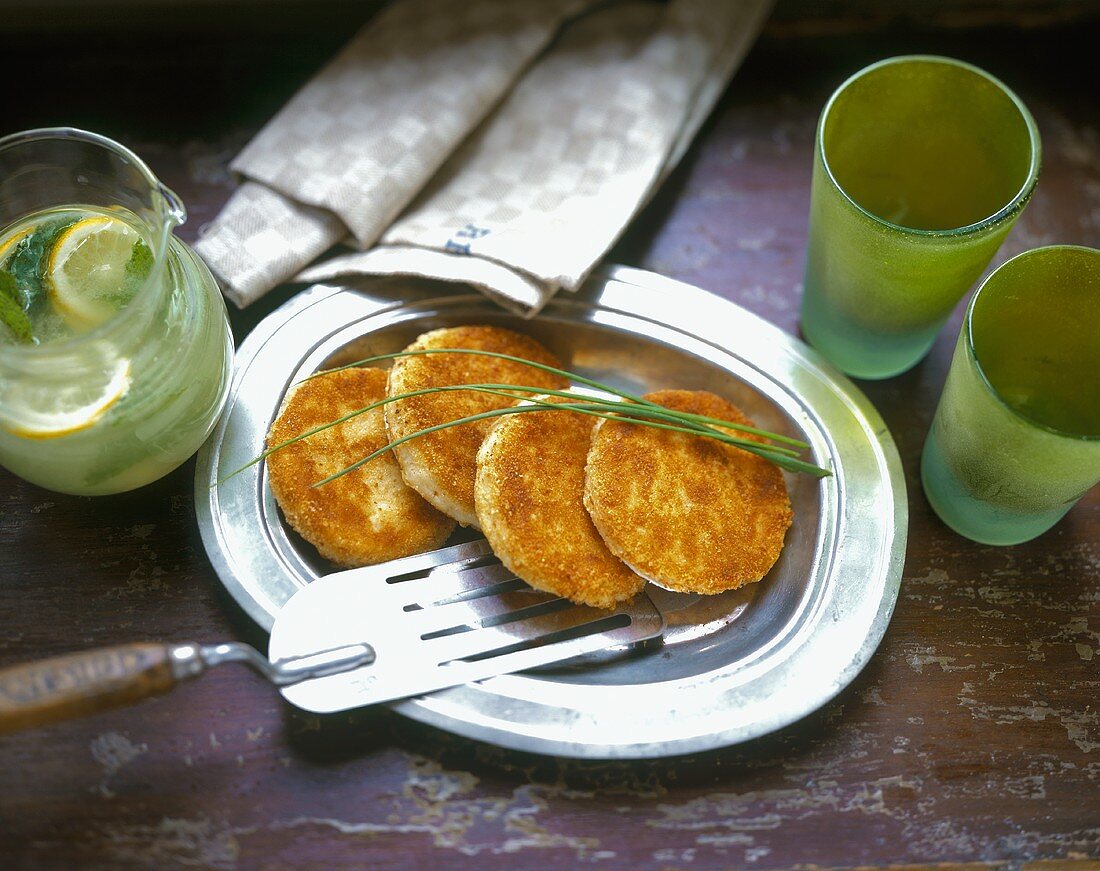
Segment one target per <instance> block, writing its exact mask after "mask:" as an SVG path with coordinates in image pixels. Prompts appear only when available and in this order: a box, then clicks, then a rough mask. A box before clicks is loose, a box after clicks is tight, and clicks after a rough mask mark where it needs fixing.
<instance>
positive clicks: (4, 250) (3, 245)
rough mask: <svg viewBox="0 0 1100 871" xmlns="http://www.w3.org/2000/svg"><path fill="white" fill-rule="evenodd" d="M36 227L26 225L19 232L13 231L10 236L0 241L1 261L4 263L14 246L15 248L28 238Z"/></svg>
mask: <svg viewBox="0 0 1100 871" xmlns="http://www.w3.org/2000/svg"><path fill="white" fill-rule="evenodd" d="M36 229H37V228H36V227H24V228H23V229H22V230H20V231H19V232H18V233H13V234H12V235H11V236H8V238H7V239H5V240H4V241H3V242H0V263H3V262H4V260H5V259H7V256H8V254H9V253H10V252H11V249H12V248H14V247H15V246H16V245H18V244H19V243H20V242H22V241H23V240H24V239H26V238H27V237H28V236H29V235H30V234H31V233H33V232H34V231H35V230H36Z"/></svg>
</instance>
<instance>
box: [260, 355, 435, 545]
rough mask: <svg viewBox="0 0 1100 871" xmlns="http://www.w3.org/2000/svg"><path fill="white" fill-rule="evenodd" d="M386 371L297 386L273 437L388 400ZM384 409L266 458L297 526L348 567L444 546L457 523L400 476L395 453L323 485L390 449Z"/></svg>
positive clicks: (271, 441) (353, 372) (278, 495)
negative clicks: (380, 450)
mask: <svg viewBox="0 0 1100 871" xmlns="http://www.w3.org/2000/svg"><path fill="white" fill-rule="evenodd" d="M385 393H386V373H385V372H383V371H382V370H381V369H344V370H340V371H334V372H331V373H329V374H327V375H323V376H321V377H319V378H314V379H312V380H310V381H305V382H302V383H301V384H298V385H296V386H295V387H294V388H293V389H292V390H291V391H290V393H288V395H287V397H286V399H285V400H284V401H283V407H282V409H280V411H279V414H278V416H277V417H276V418H275V422H274V423H273V424H272V425H271V431H270V432H269V433H268V436H267V444H268V446H273V445H277V444H281V443H282V442H284V441H286V440H287V439H290V438H293V437H294V436H297V435H300V434H301V433H303V432H306V431H307V430H309V429H312V428H313V427H316V426H320V425H321V424H324V423H328V422H330V421H332V420H335V419H336V418H338V417H342V416H343V415H345V414H348V413H349V412H352V411H355V410H356V409H359V408H362V407H363V406H365V405H369V404H371V403H372V402H376V401H378V400H379V399H382V398H383V397H384V396H385ZM388 441H389V440H388V438H387V437H386V427H385V422H384V420H383V414H382V409H380V408H379V409H375V410H373V411H370V412H367V413H365V414H362V415H359V416H358V417H354V418H352V419H351V420H349V421H346V422H344V423H341V424H338V425H337V426H335V427H332V428H330V429H327V430H324V431H322V432H319V433H317V434H316V435H312V436H310V437H308V438H306V439H303V440H302V441H300V442H295V443H294V444H292V445H288V446H287V447H285V448H283V449H282V450H280V451H276V452H275V453H274V454H272V455H271V456H269V457H268V458H267V468H268V479H269V481H270V483H271V491H272V493H274V495H275V500H276V501H277V502H278V503H279V507H280V508H282V510H283V515H284V516H285V517H286V520H287V523H289V524H290V526H291V527H293V528H294V529H295V530H297V532H298V533H299V534H300V535H301V536H302V538H304V539H305V540H306V541H308V542H310V543H311V544H312V545H313V546H314V547H316V548H317V550H318V552H320V554H321V555H322V556H323V557H325V558H327V559H330V560H332V561H333V562H334V563H337V564H339V565H341V566H361V565H371V564H373V563H378V562H384V561H385V560H390V559H397V558H398V557H403V556H409V555H410V554H414V553H421V552H423V551H426V550H431V549H432V548H436V547H439V546H440V545H441V544H443V542H444V541H446V540H447V537H448V536H449V535H450V534H451V531H452V530H453V529H454V521H452V520H451V519H450V518H449V517H446V516H445V515H443V514H441V513H440V512H438V511H436V510H435V509H434V508H432V506H431V505H429V504H428V503H427V502H425V501H424V500H423V499H422V498H420V496H419V495H418V494H417V493H416V492H414V491H413V490H412V489H410V488H409V487H408V486H407V485H406V484H405V482H404V481H403V480H402V478H401V472H400V469H399V468H398V466H397V460H396V459H395V458H394V456H393V454H392V453H390V454H383V455H382V456H380V457H377V458H376V459H374V460H372V461H371V462H369V463H367V464H366V465H365V466H361V467H360V468H358V469H356V470H355V471H354V472H350V473H348V474H347V475H344V476H343V477H342V478H337V479H336V480H335V481H332V482H330V483H328V484H325V485H324V486H323V487H317V488H313V487H311V486H310V485H312V484H314V483H316V482H317V481H319V480H321V479H322V478H325V477H327V476H328V475H331V474H333V473H334V472H338V471H339V470H340V469H343V468H345V467H347V466H349V465H351V464H352V463H354V462H355V461H356V460H359V459H361V458H363V457H365V456H366V455H367V454H369V453H371V452H372V451H375V450H377V449H378V448H380V447H382V446H383V445H385V444H387V442H388Z"/></svg>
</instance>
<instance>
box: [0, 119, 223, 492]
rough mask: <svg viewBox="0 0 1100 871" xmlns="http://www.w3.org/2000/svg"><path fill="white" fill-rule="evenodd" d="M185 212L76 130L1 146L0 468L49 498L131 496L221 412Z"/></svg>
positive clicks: (113, 152) (190, 449)
mask: <svg viewBox="0 0 1100 871" xmlns="http://www.w3.org/2000/svg"><path fill="white" fill-rule="evenodd" d="M185 218H186V212H185V211H184V208H183V205H182V204H181V203H180V201H179V199H178V198H177V197H176V196H175V194H173V193H172V192H171V191H170V190H168V189H167V188H166V187H165V186H164V185H162V184H161V183H160V182H159V181H158V180H157V178H156V176H154V175H153V173H152V172H151V171H150V170H149V168H148V167H147V166H146V165H145V164H144V163H143V162H142V161H141V160H140V159H139V158H138V157H137V156H136V155H135V154H133V152H131V151H129V150H128V149H126V148H124V147H123V146H121V145H119V144H118V143H116V142H113V141H111V140H110V139H107V138H106V137H103V136H99V135H97V134H94V133H89V132H86V131H82V130H75V129H71V128H53V129H42V130H30V131H26V132H23V133H16V134H14V135H11V136H7V137H5V138H3V139H0V228H5V229H2V230H0V465H3V466H4V467H6V468H7V469H9V470H10V471H12V472H14V473H15V474H17V475H19V476H21V477H23V478H25V479H26V480H28V481H31V482H33V483H35V484H38V485H40V486H42V487H46V488H48V489H51V490H56V491H59V492H62V493H74V494H78V495H101V494H107V493H118V492H122V491H125V490H132V489H134V488H136V487H140V486H142V485H144V484H147V483H149V482H150V481H154V480H156V479H158V478H160V477H162V476H163V475H165V474H167V473H168V472H170V471H171V470H172V469H174V468H176V467H177V466H179V465H180V464H181V463H183V462H184V461H185V460H186V459H188V457H190V456H191V455H192V454H193V453H194V452H195V451H196V450H197V449H198V447H199V445H201V444H202V442H203V441H204V440H205V439H206V437H207V436H208V435H209V433H210V431H211V430H212V429H213V426H214V423H215V421H216V420H217V417H218V415H219V413H220V412H221V409H222V407H223V405H224V403H225V400H226V395H227V392H228V387H229V381H230V372H231V368H232V356H233V342H232V336H231V334H230V331H229V324H228V320H227V318H226V311H225V304H224V303H223V301H222V297H221V293H220V292H219V290H218V287H217V284H216V282H215V280H214V278H213V276H212V275H211V274H210V271H209V270H208V269H207V268H206V266H205V265H204V264H203V263H202V261H200V260H199V259H198V257H197V256H196V255H195V254H194V253H193V252H192V251H191V250H190V249H189V248H188V247H187V246H186V245H184V244H183V243H182V242H180V241H179V240H178V239H177V238H176V237H175V236H173V235H172V230H173V228H175V227H177V226H179V225H180V224H182V223H183V221H184V220H185Z"/></svg>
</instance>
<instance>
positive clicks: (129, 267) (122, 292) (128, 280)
mask: <svg viewBox="0 0 1100 871" xmlns="http://www.w3.org/2000/svg"><path fill="white" fill-rule="evenodd" d="M152 271H153V251H152V249H151V248H150V247H149V246H148V245H146V244H145V240H144V239H138V240H137V241H136V242H135V243H134V247H133V248H131V249H130V259H129V260H127V261H126V268H125V269H124V270H123V279H122V286H121V287H120V288H119V289H118V290H117V291H116V292H115V293H112V294H110V295H109V296H105V297H104V299H106V300H107V301H108V302H111V303H114V304H115V305H116V306H118V307H119V308H121V307H122V306H124V305H126V303H128V302H129V301H130V300H132V299H133V298H134V294H136V293H137V292H138V290H139V289H140V288H141V285H142V284H143V283H144V282H145V279H146V278H148V277H149V273H150V272H152Z"/></svg>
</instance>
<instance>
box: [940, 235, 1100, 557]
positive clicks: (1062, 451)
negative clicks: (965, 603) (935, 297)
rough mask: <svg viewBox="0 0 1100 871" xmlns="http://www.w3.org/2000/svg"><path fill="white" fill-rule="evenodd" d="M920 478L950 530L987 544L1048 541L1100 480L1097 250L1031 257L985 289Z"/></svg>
mask: <svg viewBox="0 0 1100 871" xmlns="http://www.w3.org/2000/svg"><path fill="white" fill-rule="evenodd" d="M921 477H922V479H923V481H924V492H925V495H926V496H927V497H928V501H929V502H930V503H931V504H932V507H933V508H934V509H935V511H936V513H937V514H938V515H939V516H940V517H941V518H942V519H943V521H944V522H945V523H946V524H947V525H948V526H950V527H951V528H952V529H954V530H955V531H956V532H959V533H960V534H962V535H965V536H966V537H967V538H970V539H973V540H974V541H979V542H982V543H985V544H1018V543H1019V542H1022V541H1027V540H1029V539H1031V538H1034V537H1035V536H1037V535H1039V534H1041V533H1043V532H1045V531H1046V530H1048V529H1049V528H1050V527H1051V526H1053V525H1054V524H1055V523H1057V522H1058V520H1059V519H1060V518H1061V517H1062V516H1063V515H1064V514H1065V513H1066V512H1067V511H1069V509H1070V508H1072V507H1073V505H1074V503H1076V502H1077V500H1078V499H1080V498H1081V496H1083V495H1084V494H1085V493H1086V492H1087V491H1088V490H1089V488H1091V487H1092V486H1093V485H1095V484H1096V483H1097V482H1098V481H1100V251H1098V250H1096V249H1094V248H1081V247H1077V246H1073V245H1053V246H1050V247H1047V248H1036V249H1035V250H1033V251H1026V252H1024V253H1023V254H1020V255H1019V256H1017V257H1014V258H1012V259H1011V260H1009V261H1008V262H1007V263H1005V264H1003V265H1002V266H1001V267H999V268H998V269H997V270H995V271H994V272H993V273H992V274H991V275H990V276H989V277H988V278H987V279H986V280H985V281H984V282H983V283H982V286H981V287H980V288H979V289H978V292H977V293H976V294H974V298H973V299H972V300H971V302H970V306H969V308H968V309H967V312H966V319H965V320H964V322H963V326H962V331H961V332H960V334H959V340H958V344H957V345H956V346H955V356H954V358H953V359H952V361H951V369H950V371H949V372H948V375H947V383H946V384H945V385H944V389H943V395H942V396H941V397H940V403H939V407H938V408H937V409H936V417H935V419H934V421H933V423H932V429H931V431H930V432H929V433H928V438H927V440H926V441H925V443H924V454H923V456H922V458H921Z"/></svg>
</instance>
